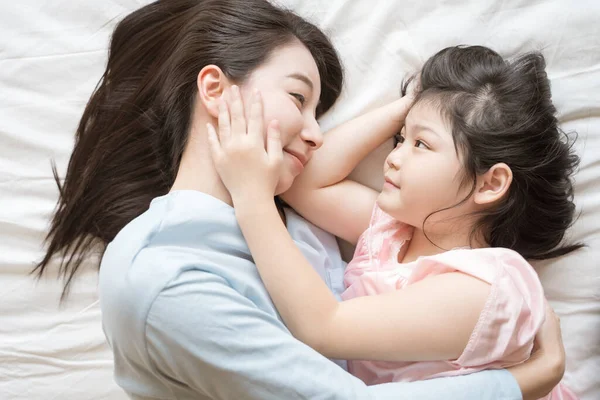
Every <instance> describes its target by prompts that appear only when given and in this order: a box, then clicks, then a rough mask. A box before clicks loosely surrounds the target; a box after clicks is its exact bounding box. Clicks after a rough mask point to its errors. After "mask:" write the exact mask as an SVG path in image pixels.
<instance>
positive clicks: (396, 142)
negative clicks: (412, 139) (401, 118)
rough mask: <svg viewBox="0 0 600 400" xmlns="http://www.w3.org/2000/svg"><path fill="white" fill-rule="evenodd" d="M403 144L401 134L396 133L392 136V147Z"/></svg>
mask: <svg viewBox="0 0 600 400" xmlns="http://www.w3.org/2000/svg"><path fill="white" fill-rule="evenodd" d="M402 143H404V136H402V134H401V133H396V134H395V135H394V147H396V146H398V145H399V144H402Z"/></svg>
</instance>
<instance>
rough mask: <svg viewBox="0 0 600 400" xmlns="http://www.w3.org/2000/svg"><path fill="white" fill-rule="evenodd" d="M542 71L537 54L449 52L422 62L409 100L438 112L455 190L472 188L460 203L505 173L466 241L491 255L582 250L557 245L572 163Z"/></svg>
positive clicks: (568, 205)
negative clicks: (454, 157) (508, 175)
mask: <svg viewBox="0 0 600 400" xmlns="http://www.w3.org/2000/svg"><path fill="white" fill-rule="evenodd" d="M545 68H546V63H545V60H544V57H543V55H542V54H541V53H539V52H532V53H527V54H524V55H521V56H519V57H517V58H515V59H512V60H504V59H503V58H502V57H501V56H500V55H499V54H498V53H496V52H494V51H493V50H491V49H489V48H486V47H482V46H455V47H449V48H446V49H443V50H441V51H440V52H438V53H437V54H435V55H434V56H433V57H431V58H430V59H429V60H427V62H426V63H425V65H424V66H423V68H422V70H421V72H420V79H419V80H420V82H419V84H418V85H419V87H418V89H417V95H416V98H415V103H418V102H422V101H426V102H428V103H429V104H432V105H434V106H436V107H438V108H439V110H440V111H441V113H442V115H443V116H444V117H445V118H446V119H447V121H448V123H449V125H450V126H451V129H452V135H453V138H454V143H455V147H456V150H457V153H458V152H459V151H460V153H461V155H462V158H463V162H464V171H465V175H464V181H463V183H464V184H467V183H469V182H470V183H471V185H472V189H471V193H470V194H469V196H467V198H468V197H470V195H471V194H472V193H473V191H474V189H475V179H476V177H477V176H478V175H480V174H483V173H485V172H486V171H488V170H489V168H491V167H492V166H493V165H494V164H497V163H505V164H507V165H508V166H509V167H510V168H511V170H512V173H513V180H512V183H511V185H510V188H509V190H508V193H507V195H506V196H505V197H504V199H503V200H502V202H501V203H500V204H499V205H497V206H495V207H493V208H490V209H488V210H485V211H483V212H481V213H479V214H478V215H479V217H480V218H479V219H478V223H477V224H476V226H475V227H474V229H473V232H472V238H474V237H475V235H476V234H477V233H479V232H482V233H483V235H484V239H485V240H486V242H487V243H488V244H489V245H490V246H491V247H505V248H509V249H513V250H515V251H517V252H519V253H520V254H521V255H522V256H523V257H524V258H527V259H532V260H543V259H549V258H553V257H557V256H561V255H564V254H567V253H570V252H572V251H574V250H577V249H579V248H581V247H583V244H580V243H576V244H568V245H564V244H562V242H563V239H564V236H565V233H566V231H567V229H568V228H569V227H570V226H571V225H572V224H573V222H574V213H575V204H574V202H573V182H572V174H573V173H574V172H575V170H576V168H577V166H578V164H579V157H578V156H577V155H576V154H575V152H574V151H573V141H574V138H571V137H570V136H569V135H567V134H566V133H564V132H563V131H562V130H561V129H560V128H559V126H558V120H557V118H556V116H555V114H556V108H555V107H554V105H553V104H552V100H551V94H550V81H549V80H548V76H547V74H546V71H545ZM408 83H409V81H407V82H406V84H405V85H403V94H405V93H406V90H407V84H408ZM465 200H466V199H465ZM440 211H441V210H440ZM436 212H439V211H436ZM433 214H435V212H434V213H432V214H431V215H433ZM431 215H430V216H431Z"/></svg>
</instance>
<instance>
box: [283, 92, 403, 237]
mask: <svg viewBox="0 0 600 400" xmlns="http://www.w3.org/2000/svg"><path fill="white" fill-rule="evenodd" d="M411 102H412V98H411V97H409V96H406V97H403V98H401V99H399V100H396V101H394V102H392V103H389V104H387V105H385V106H382V107H379V108H377V109H375V110H373V111H370V112H368V113H366V114H364V115H361V116H360V117H357V118H355V119H353V120H351V121H348V122H346V123H344V124H342V125H340V126H338V127H336V128H334V129H332V130H331V131H329V132H327V133H326V134H325V137H324V142H323V146H322V147H321V148H320V149H319V150H318V151H316V152H315V154H314V156H313V158H312V159H311V161H310V162H309V163H308V164H307V165H306V169H305V170H304V172H303V173H302V174H301V175H300V176H299V177H298V178H297V179H296V181H295V182H294V185H293V186H292V188H291V189H290V190H288V191H287V192H286V193H285V194H284V195H282V196H281V197H282V198H283V200H285V202H287V203H288V204H289V205H290V206H291V207H293V208H294V209H295V210H296V211H297V212H298V213H299V214H300V215H302V216H303V217H304V218H306V219H307V220H309V221H310V222H312V223H313V224H315V225H317V226H319V227H320V228H322V229H324V230H326V231H328V232H331V233H333V234H334V235H336V236H338V237H341V238H342V239H344V240H346V241H348V242H350V243H354V244H355V243H356V242H357V240H358V237H359V236H360V235H361V234H362V233H363V232H364V231H365V229H367V227H368V226H369V220H370V217H371V213H372V211H373V206H374V204H375V200H376V199H377V195H378V194H379V193H378V192H377V191H375V190H373V189H371V188H369V187H367V186H364V185H361V184H360V183H357V182H354V181H351V180H349V179H346V178H347V176H348V175H349V174H350V173H351V172H352V170H353V169H354V168H355V167H356V166H357V165H358V163H359V162H360V161H361V160H363V159H364V158H365V157H366V156H367V155H368V154H369V153H371V152H372V151H373V150H375V149H376V148H377V147H378V146H380V145H381V144H382V143H384V142H385V141H386V140H387V139H389V138H390V137H392V136H393V135H394V134H395V133H397V132H398V131H399V130H400V128H401V126H402V125H403V124H404V119H405V117H406V114H407V113H408V110H409V108H410V105H411Z"/></svg>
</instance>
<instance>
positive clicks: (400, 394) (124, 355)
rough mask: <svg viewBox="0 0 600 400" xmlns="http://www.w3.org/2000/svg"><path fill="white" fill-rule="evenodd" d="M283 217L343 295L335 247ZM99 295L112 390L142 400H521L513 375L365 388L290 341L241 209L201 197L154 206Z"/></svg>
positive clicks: (106, 268)
mask: <svg viewBox="0 0 600 400" xmlns="http://www.w3.org/2000/svg"><path fill="white" fill-rule="evenodd" d="M286 215H287V220H288V221H287V222H288V229H289V231H290V233H291V235H292V237H293V238H294V240H295V241H296V243H297V244H298V246H299V247H300V249H301V250H302V252H303V253H304V255H305V256H306V257H307V258H308V260H309V261H310V262H311V263H312V265H313V266H314V267H315V269H316V270H317V271H318V272H319V274H320V275H321V277H323V279H324V280H325V281H326V282H327V284H328V285H329V287H330V288H332V290H333V291H334V292H335V293H337V294H339V292H340V291H341V290H343V281H342V276H343V268H344V263H343V262H342V260H341V259H340V256H339V251H338V249H337V244H336V243H335V240H334V239H333V238H332V237H331V236H330V235H328V234H326V233H324V232H323V231H321V230H319V229H318V228H316V227H314V226H312V225H310V224H309V223H307V222H306V221H305V220H303V219H302V218H300V217H298V216H297V215H296V214H295V213H293V212H292V211H287V212H286ZM281 268H286V260H281ZM99 290H100V304H101V308H102V322H103V327H104V331H105V334H106V336H107V338H108V341H109V343H110V345H111V348H112V350H113V353H114V359H115V379H116V382H117V384H119V385H120V386H121V387H122V388H123V389H124V390H125V391H126V392H127V393H128V394H129V395H130V396H131V397H132V398H134V399H235V400H238V399H257V400H258V399H260V400H271V399H272V400H275V399H383V398H385V399H388V398H389V399H410V400H430V399H431V400H433V399H458V400H461V399H464V400H485V399H490V400H491V399H507V400H508V399H510V400H516V399H521V392H520V390H519V387H518V385H517V383H516V381H515V380H514V378H513V377H512V375H511V374H510V373H509V372H507V371H505V370H500V371H485V372H480V373H475V374H472V375H468V376H462V377H456V378H441V379H433V380H428V381H422V382H413V383H389V384H384V385H376V386H366V385H365V384H364V383H363V382H362V381H360V380H359V379H357V378H356V377H354V376H352V375H351V374H349V373H348V372H346V370H344V369H343V368H341V367H340V366H339V365H336V364H335V363H334V362H332V361H331V360H328V359H327V358H325V357H323V356H322V355H321V354H319V353H317V352H316V351H314V350H313V349H311V348H310V347H308V346H306V345H305V344H303V343H301V342H300V341H298V340H296V339H295V338H294V337H293V336H292V335H291V334H290V332H289V331H288V330H287V328H286V327H285V325H284V324H283V322H282V321H281V319H280V317H279V315H278V313H277V311H276V309H275V307H274V305H273V303H272V302H271V299H270V297H269V295H268V293H267V291H266V289H265V287H264V285H263V284H262V281H261V279H260V277H259V275H258V271H257V269H256V266H255V265H254V263H253V261H252V256H251V255H250V251H249V249H248V247H247V245H246V242H245V241H244V238H243V236H242V233H241V231H240V229H239V227H238V224H237V221H236V218H235V214H234V211H233V208H231V207H230V206H229V205H227V204H225V203H223V202H221V201H219V200H217V199H215V198H214V197H211V196H208V195H206V194H203V193H200V192H194V191H178V192H173V193H171V194H168V195H166V196H163V197H159V198H156V199H154V201H152V204H151V205H150V208H149V209H148V211H146V212H145V213H144V214H142V215H141V216H139V217H138V218H136V219H135V220H133V221H132V222H131V223H129V224H128V225H127V226H126V227H125V228H123V230H122V231H121V232H120V233H119V234H118V235H117V237H116V238H115V239H114V241H113V242H112V243H111V244H110V245H109V246H108V248H107V250H106V253H105V254H104V257H103V259H102V264H101V269H100V284H99ZM306 295H307V296H310V293H307V294H306Z"/></svg>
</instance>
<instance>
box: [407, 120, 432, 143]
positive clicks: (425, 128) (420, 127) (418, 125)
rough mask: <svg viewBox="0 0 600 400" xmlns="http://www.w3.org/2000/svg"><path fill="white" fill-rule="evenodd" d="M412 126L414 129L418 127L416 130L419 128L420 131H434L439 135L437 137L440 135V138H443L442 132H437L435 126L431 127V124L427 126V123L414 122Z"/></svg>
mask: <svg viewBox="0 0 600 400" xmlns="http://www.w3.org/2000/svg"><path fill="white" fill-rule="evenodd" d="M405 125H406V126H408V123H407V124H405ZM411 127H412V128H413V129H416V130H419V131H428V132H431V133H433V134H434V135H435V136H437V137H439V138H440V139H441V136H440V134H439V133H437V132H436V131H435V130H434V129H433V128H431V127H429V126H427V125H423V124H419V123H416V124H414V125H412V124H411Z"/></svg>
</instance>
